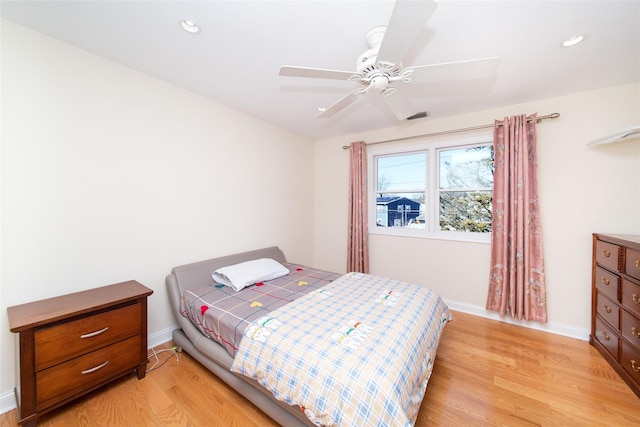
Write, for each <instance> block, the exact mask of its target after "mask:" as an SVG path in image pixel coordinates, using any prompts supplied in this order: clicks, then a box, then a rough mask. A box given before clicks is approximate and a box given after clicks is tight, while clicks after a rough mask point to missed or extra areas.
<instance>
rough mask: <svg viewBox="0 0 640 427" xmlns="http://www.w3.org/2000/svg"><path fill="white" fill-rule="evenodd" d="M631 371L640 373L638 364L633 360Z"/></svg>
mask: <svg viewBox="0 0 640 427" xmlns="http://www.w3.org/2000/svg"><path fill="white" fill-rule="evenodd" d="M631 369H633V370H634V371H635V372H640V366H638V363H637V362H636V361H635V360H633V359H631Z"/></svg>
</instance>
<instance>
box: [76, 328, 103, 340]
mask: <svg viewBox="0 0 640 427" xmlns="http://www.w3.org/2000/svg"><path fill="white" fill-rule="evenodd" d="M107 330H109V327H108V326H107V327H105V328H102V329H100V330H99V331H95V332H89V333H88V334H84V335H80V338H91V337H95V336H96V335H100V334H104V333H105V332H107Z"/></svg>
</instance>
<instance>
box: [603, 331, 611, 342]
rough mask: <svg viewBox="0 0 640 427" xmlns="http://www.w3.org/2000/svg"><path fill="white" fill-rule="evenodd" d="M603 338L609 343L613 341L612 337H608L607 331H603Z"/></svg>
mask: <svg viewBox="0 0 640 427" xmlns="http://www.w3.org/2000/svg"><path fill="white" fill-rule="evenodd" d="M602 338H604V339H605V341H609V340H610V339H611V337H610V336H609V335H607V333H606V332H605V331H602Z"/></svg>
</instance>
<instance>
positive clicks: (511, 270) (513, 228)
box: [487, 114, 547, 322]
mask: <svg viewBox="0 0 640 427" xmlns="http://www.w3.org/2000/svg"><path fill="white" fill-rule="evenodd" d="M536 120H537V115H536V114H534V115H532V116H530V117H526V116H525V115H521V116H514V117H511V118H506V117H505V119H504V121H503V122H498V121H496V122H495V126H494V131H493V143H494V150H495V173H494V181H493V223H492V234H491V274H490V279H489V293H488V296H487V310H492V311H497V312H498V313H500V316H506V315H507V314H509V315H510V316H511V317H513V318H517V319H525V320H534V321H538V322H546V321H547V298H546V285H545V277H544V258H543V254H542V228H541V226H540V211H539V206H538V183H537V179H536V168H537V155H536V143H537V134H536Z"/></svg>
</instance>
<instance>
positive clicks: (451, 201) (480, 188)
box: [368, 135, 494, 242]
mask: <svg viewBox="0 0 640 427" xmlns="http://www.w3.org/2000/svg"><path fill="white" fill-rule="evenodd" d="M368 157H369V158H368V163H369V165H370V166H369V189H370V190H369V191H370V195H369V203H370V207H369V232H370V233H374V234H391V235H400V236H412V237H426V238H442V239H453V240H467V241H469V240H470V241H479V242H490V234H491V198H492V191H493V161H494V155H493V142H492V136H491V135H488V136H486V137H479V138H473V139H464V140H463V139H460V138H459V137H458V138H456V139H441V140H428V141H427V140H425V141H423V142H418V143H416V144H415V145H412V146H411V147H391V146H387V147H385V146H376V147H372V148H369V149H368Z"/></svg>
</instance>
